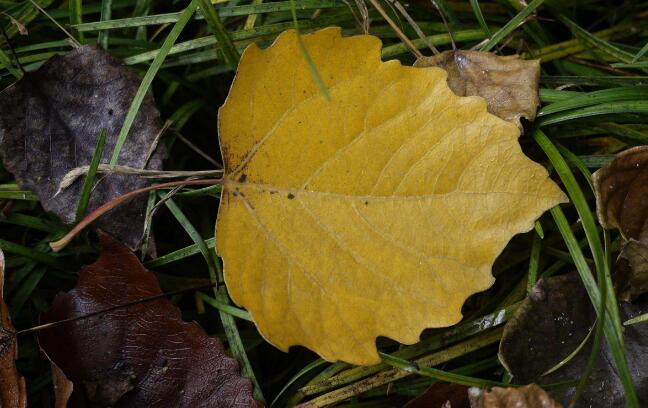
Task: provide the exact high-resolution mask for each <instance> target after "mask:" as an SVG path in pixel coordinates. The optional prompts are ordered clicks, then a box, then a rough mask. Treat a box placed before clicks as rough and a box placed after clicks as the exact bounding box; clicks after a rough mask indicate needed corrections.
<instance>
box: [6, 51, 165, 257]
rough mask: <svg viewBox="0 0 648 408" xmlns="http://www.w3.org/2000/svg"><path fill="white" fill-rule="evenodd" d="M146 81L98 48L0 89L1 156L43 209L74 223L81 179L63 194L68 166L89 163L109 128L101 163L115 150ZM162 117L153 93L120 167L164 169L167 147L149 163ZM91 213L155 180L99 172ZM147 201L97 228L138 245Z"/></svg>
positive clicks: (68, 56) (125, 207) (69, 56)
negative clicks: (138, 93)
mask: <svg viewBox="0 0 648 408" xmlns="http://www.w3.org/2000/svg"><path fill="white" fill-rule="evenodd" d="M140 82H141V79H140V78H139V77H138V76H137V75H136V74H134V73H133V72H131V71H129V70H128V69H127V68H126V67H125V66H123V64H121V62H120V61H118V60H117V59H115V58H113V57H112V56H110V55H109V54H108V53H106V52H105V51H103V50H101V49H100V48H98V47H95V46H83V47H79V48H76V49H74V50H73V51H71V52H69V53H68V54H66V55H65V56H54V57H52V58H51V59H50V60H49V61H47V62H46V63H45V64H43V66H42V67H41V68H40V69H38V70H37V71H35V72H31V73H27V74H25V76H24V77H23V79H21V80H20V81H18V82H17V83H15V84H13V85H12V86H10V87H8V88H7V89H5V90H4V91H2V92H1V93H0V159H2V163H3V164H4V166H5V167H6V168H7V169H8V170H9V171H10V172H12V173H13V174H14V176H15V177H16V180H17V182H18V183H19V184H20V185H21V186H22V187H23V188H27V189H30V190H32V191H34V192H35V193H36V194H38V197H39V198H40V201H41V203H42V205H43V207H44V208H45V210H47V211H50V212H53V213H54V214H56V215H57V216H58V217H60V218H61V219H62V220H63V221H64V222H66V223H72V222H74V218H75V214H76V208H77V205H78V203H79V195H80V192H81V187H82V185H83V179H80V180H77V181H76V182H75V183H74V184H73V185H72V186H70V187H69V188H67V189H65V190H62V191H59V190H58V189H59V183H60V182H61V180H62V179H63V176H64V175H65V174H67V173H68V172H69V171H70V170H72V169H74V168H76V167H80V166H84V165H88V164H89V163H90V160H91V158H92V155H93V153H94V150H95V147H96V144H97V139H98V137H99V133H100V132H101V130H102V129H104V128H105V129H107V131H108V133H107V139H106V144H105V149H104V156H103V159H102V163H107V162H108V161H109V159H110V156H111V155H112V151H113V148H114V146H115V142H116V139H117V135H118V134H119V131H120V129H121V127H122V124H123V122H124V118H125V117H126V113H127V111H128V109H129V107H130V105H131V102H132V100H133V97H134V96H135V93H136V92H137V89H138V87H139V84H140ZM159 117H160V114H159V112H158V110H157V108H156V107H155V103H154V101H153V96H152V95H151V94H148V95H147V96H146V97H145V99H144V102H143V103H142V106H141V108H140V110H139V113H138V115H137V116H136V118H135V124H134V125H133V127H132V129H131V131H130V133H129V136H128V138H127V139H126V143H125V144H124V147H123V149H122V150H121V154H120V157H119V163H118V164H120V165H125V166H130V167H135V168H144V167H146V168H147V169H153V170H159V169H161V168H162V159H163V157H164V154H165V153H164V149H163V148H160V147H159V148H158V149H157V150H156V152H155V153H154V154H153V156H152V157H151V159H150V161H148V163H147V161H146V160H147V158H146V156H147V152H148V149H149V148H150V146H151V144H152V143H153V141H154V140H155V137H156V136H157V134H158V133H159V131H160V120H159ZM97 180H100V181H99V182H98V184H97V185H96V187H95V188H94V190H93V193H92V196H91V199H90V203H89V205H88V211H92V210H93V209H95V208H97V207H99V206H100V205H101V204H104V203H105V202H107V201H110V200H111V199H113V198H116V197H119V196H121V195H123V194H125V193H127V192H129V191H132V190H135V189H137V188H140V187H144V186H145V185H148V184H150V182H149V181H147V180H144V179H142V178H139V177H136V176H124V175H116V174H111V175H108V176H101V177H97ZM145 209H146V198H139V199H134V200H132V201H130V202H128V203H126V204H124V205H121V206H119V207H118V208H116V209H114V210H112V211H111V212H110V213H108V214H107V215H106V216H104V217H102V218H101V219H99V220H98V221H97V222H96V225H97V227H99V228H101V229H103V230H105V231H108V232H110V233H111V234H113V235H114V236H116V237H118V238H120V239H121V240H122V241H123V242H125V243H127V244H128V245H129V246H130V247H131V248H135V247H136V246H137V245H138V244H139V241H140V239H141V237H142V232H143V226H144V211H145Z"/></svg>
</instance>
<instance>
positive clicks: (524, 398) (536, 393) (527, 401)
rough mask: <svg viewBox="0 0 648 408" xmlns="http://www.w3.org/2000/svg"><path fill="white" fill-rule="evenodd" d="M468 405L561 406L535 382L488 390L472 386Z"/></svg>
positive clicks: (494, 407) (483, 407)
mask: <svg viewBox="0 0 648 408" xmlns="http://www.w3.org/2000/svg"><path fill="white" fill-rule="evenodd" d="M473 391H474V392H473ZM470 405H471V407H472V408H562V405H561V404H559V403H557V402H556V401H554V400H553V399H551V397H550V396H549V394H547V392H546V391H545V390H543V389H542V388H540V387H538V386H537V385H535V384H529V385H525V386H524V387H520V388H500V387H494V388H493V389H492V390H490V391H482V390H478V389H476V388H473V389H471V392H470Z"/></svg>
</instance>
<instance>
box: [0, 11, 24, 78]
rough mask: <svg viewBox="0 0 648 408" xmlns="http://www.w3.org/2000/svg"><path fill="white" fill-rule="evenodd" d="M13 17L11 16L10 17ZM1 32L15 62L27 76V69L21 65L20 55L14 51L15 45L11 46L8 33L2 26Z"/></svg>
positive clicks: (0, 26) (0, 27) (0, 25)
mask: <svg viewBox="0 0 648 408" xmlns="http://www.w3.org/2000/svg"><path fill="white" fill-rule="evenodd" d="M9 17H11V16H9ZM0 32H1V33H2V36H3V37H4V39H5V41H6V42H7V47H9V51H11V55H12V56H13V57H14V60H15V61H16V65H18V68H19V69H20V71H21V72H22V73H23V75H25V74H26V72H25V68H23V66H22V64H21V63H20V60H19V59H18V55H17V54H16V50H15V49H14V47H13V45H11V41H10V40H9V36H8V35H7V32H6V31H5V29H4V26H3V25H2V24H0Z"/></svg>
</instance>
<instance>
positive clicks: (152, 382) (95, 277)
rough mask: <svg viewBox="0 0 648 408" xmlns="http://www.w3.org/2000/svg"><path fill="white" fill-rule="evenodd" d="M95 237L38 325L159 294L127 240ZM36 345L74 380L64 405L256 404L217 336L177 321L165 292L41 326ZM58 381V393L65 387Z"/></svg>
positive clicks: (229, 405) (62, 396)
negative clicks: (95, 247)
mask: <svg viewBox="0 0 648 408" xmlns="http://www.w3.org/2000/svg"><path fill="white" fill-rule="evenodd" d="M100 238H101V243H102V253H101V256H100V257H99V259H98V260H97V262H95V263H94V264H92V265H90V266H86V267H84V268H83V269H82V270H81V272H80V274H79V282H78V284H77V287H76V288H75V289H73V290H71V291H70V292H67V293H62V294H59V295H58V296H57V297H56V299H55V300H54V303H53V305H52V308H51V309H50V310H49V311H48V312H46V313H44V314H43V315H42V321H43V323H48V322H54V321H59V320H63V319H67V318H73V317H78V316H84V315H88V314H90V313H94V312H99V311H102V310H106V309H108V308H110V307H114V306H117V305H123V304H128V303H132V302H136V301H138V300H141V299H144V298H149V297H152V296H155V295H159V294H160V293H161V291H160V287H159V285H158V282H157V279H156V278H155V276H154V275H153V274H152V273H151V272H150V271H148V270H146V269H145V268H144V267H143V266H142V265H141V264H140V262H139V260H138V259H137V257H136V256H135V255H134V254H133V253H132V252H131V251H130V250H128V248H127V247H126V246H124V245H123V244H121V243H120V242H118V241H116V240H115V239H113V238H111V237H110V236H108V235H105V234H100ZM39 343H40V346H41V348H42V350H43V351H44V352H45V353H46V354H47V356H48V357H49V358H50V360H51V361H52V363H54V364H56V366H58V367H59V368H60V370H61V372H62V373H63V374H64V376H65V377H67V378H68V379H69V380H70V381H72V383H73V384H74V388H73V390H72V395H71V396H70V403H69V406H70V407H85V406H114V407H132V406H137V407H155V406H165V407H196V406H204V407H259V404H258V403H257V402H256V401H254V399H253V398H252V386H251V384H250V382H249V381H248V380H247V379H244V378H242V377H240V375H239V368H238V364H237V362H236V360H234V359H232V358H230V357H228V356H227V355H226V354H225V350H224V348H223V345H222V344H221V342H220V341H219V340H218V339H215V338H210V337H208V336H207V335H206V334H205V332H204V331H203V329H202V328H201V327H200V326H198V324H196V323H195V322H193V323H187V322H184V321H182V318H181V315H180V310H179V309H178V308H177V307H175V306H174V305H173V304H172V303H171V302H169V301H168V300H167V299H164V298H160V299H156V300H151V301H146V302H142V303H137V304H134V305H131V306H128V307H123V308H118V309H114V310H112V311H109V312H105V313H100V314H98V315H96V316H94V317H88V318H84V319H80V320H75V321H73V322H70V323H66V324H63V325H59V326H54V327H52V328H50V329H47V330H44V331H42V332H41V334H40V336H39ZM57 378H58V377H57ZM60 380H61V381H62V380H63V379H60ZM58 383H59V384H63V386H64V387H63V389H62V390H61V395H60V396H61V398H64V397H65V392H67V391H69V389H68V390H67V391H66V389H65V382H64V381H63V382H58Z"/></svg>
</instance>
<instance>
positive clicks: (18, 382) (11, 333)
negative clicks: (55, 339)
mask: <svg viewBox="0 0 648 408" xmlns="http://www.w3.org/2000/svg"><path fill="white" fill-rule="evenodd" d="M4 266H5V261H4V254H3V253H2V251H1V250H0V407H7V408H14V407H15V408H23V407H26V406H27V392H26V390H25V379H24V378H23V377H21V376H20V374H19V373H18V370H17V369H16V358H18V343H17V342H16V330H15V329H14V327H13V325H12V324H11V316H10V315H9V309H8V308H7V304H6V303H5V301H4V295H3V294H4Z"/></svg>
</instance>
